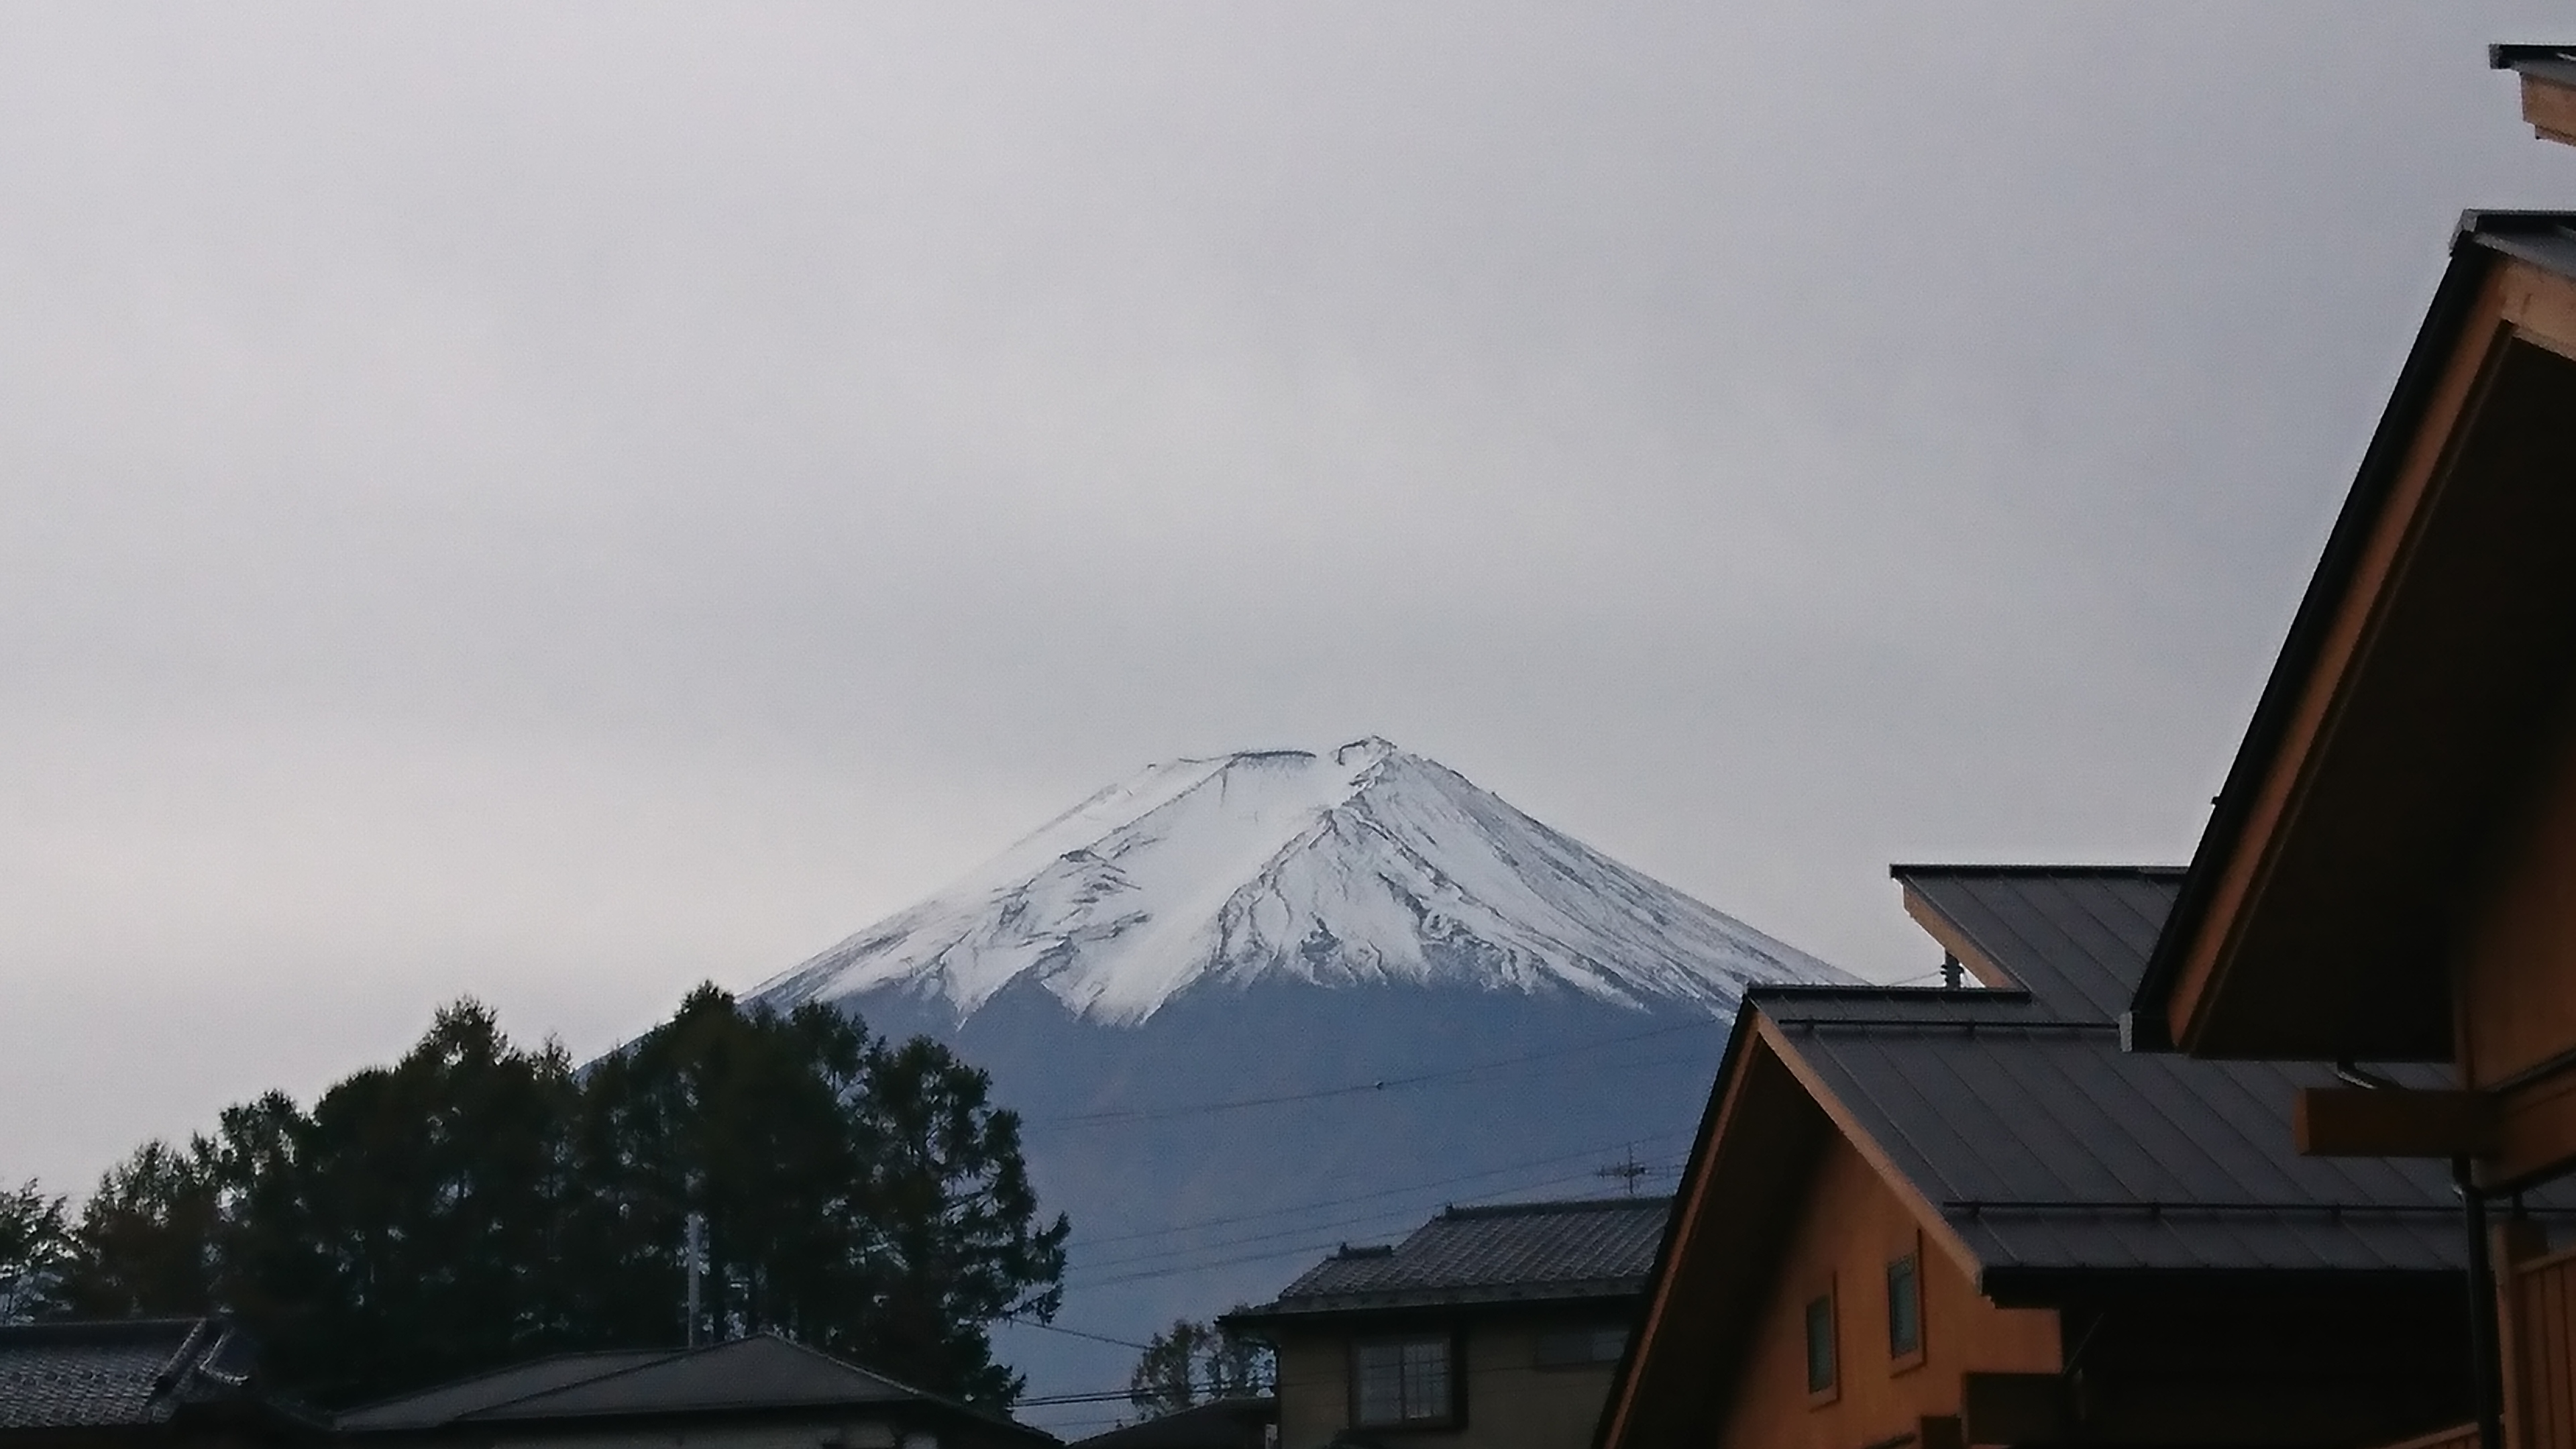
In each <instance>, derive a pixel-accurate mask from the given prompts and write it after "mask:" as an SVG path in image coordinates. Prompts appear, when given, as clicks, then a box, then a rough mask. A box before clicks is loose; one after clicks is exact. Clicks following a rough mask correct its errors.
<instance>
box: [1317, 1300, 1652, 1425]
mask: <svg viewBox="0 0 2576 1449" xmlns="http://www.w3.org/2000/svg"><path fill="white" fill-rule="evenodd" d="M1598 1321H1600V1316H1599V1315H1598V1314H1594V1315H1592V1316H1590V1317H1577V1318H1565V1317H1561V1316H1549V1315H1544V1314H1542V1315H1525V1314H1508V1315H1504V1316H1499V1317H1497V1316H1491V1315H1479V1316H1476V1317H1473V1318H1469V1319H1465V1320H1463V1321H1461V1322H1458V1323H1452V1324H1448V1325H1444V1326H1443V1327H1444V1328H1446V1329H1447V1330H1448V1331H1452V1332H1456V1333H1458V1334H1459V1335H1460V1337H1461V1338H1462V1339H1463V1352H1461V1353H1459V1355H1458V1356H1457V1357H1456V1358H1455V1359H1453V1360H1452V1369H1453V1371H1455V1370H1459V1369H1463V1371H1464V1373H1465V1376H1466V1379H1465V1384H1466V1397H1467V1406H1466V1416H1465V1420H1464V1422H1463V1423H1461V1424H1459V1425H1457V1426H1456V1427H1454V1428H1447V1429H1402V1430H1393V1431H1388V1430H1372V1431H1370V1433H1371V1436H1372V1437H1385V1438H1388V1439H1391V1440H1401V1442H1403V1443H1405V1444H1407V1445H1420V1446H1422V1449H1585V1446H1587V1445H1589V1444H1590V1443H1591V1442H1592V1429H1593V1425H1594V1423H1595V1422H1596V1421H1597V1420H1599V1418H1600V1417H1601V1403H1602V1400H1603V1399H1605V1398H1607V1397H1608V1396H1609V1393H1610V1379H1611V1376H1612V1374H1613V1373H1614V1372H1615V1371H1616V1369H1617V1368H1618V1365H1616V1364H1614V1363H1604V1364H1588V1365H1583V1366H1580V1367H1565V1368H1540V1367H1538V1339H1539V1335H1540V1333H1541V1332H1542V1331H1544V1330H1545V1329H1547V1328H1550V1327H1554V1326H1557V1325H1560V1324H1562V1325H1568V1326H1571V1325H1574V1324H1588V1323H1594V1322H1598ZM1405 1331H1407V1332H1409V1331H1411V1330H1409V1329H1408V1330H1405ZM1381 1332H1382V1330H1377V1329H1371V1330H1369V1331H1368V1332H1367V1333H1366V1334H1365V1336H1368V1337H1377V1336H1379V1335H1380V1333H1381ZM1350 1343H1351V1339H1350V1336H1349V1335H1348V1334H1347V1333H1344V1332H1323V1333H1311V1334H1292V1333H1288V1332H1284V1331H1283V1332H1281V1333H1280V1334H1279V1335H1278V1351H1279V1444H1280V1449H1322V1446H1323V1445H1325V1444H1327V1443H1330V1442H1331V1441H1332V1438H1333V1436H1334V1435H1336V1434H1339V1433H1341V1432H1342V1431H1343V1430H1344V1429H1346V1428H1348V1427H1350V1408H1351V1400H1350Z"/></svg>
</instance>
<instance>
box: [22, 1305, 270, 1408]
mask: <svg viewBox="0 0 2576 1449" xmlns="http://www.w3.org/2000/svg"><path fill="white" fill-rule="evenodd" d="M253 1357H254V1354H253V1350H252V1347H251V1344H250V1341H249V1339H248V1338H247V1337H245V1336H244V1335H242V1334H240V1333H238V1332H236V1331H234V1330H233V1329H232V1328H231V1327H230V1325H228V1324H226V1323H225V1322H224V1321H223V1320H222V1319H219V1318H146V1319H126V1320H119V1321H112V1322H78V1323H20V1324H10V1325H6V1326H0V1429H75V1428H81V1429H85V1428H112V1427H136V1426H142V1425H153V1424H166V1423H168V1422H170V1421H171V1419H173V1418H175V1417H176V1416H178V1415H179V1414H180V1413H181V1412H183V1411H184V1410H186V1409H188V1408H189V1407H191V1406H194V1405H210V1404H217V1403H224V1402H241V1403H249V1402H252V1401H253V1400H254V1398H255V1395H254V1394H253V1392H252V1389H251V1370H252V1366H253V1365H252V1360H253Z"/></svg>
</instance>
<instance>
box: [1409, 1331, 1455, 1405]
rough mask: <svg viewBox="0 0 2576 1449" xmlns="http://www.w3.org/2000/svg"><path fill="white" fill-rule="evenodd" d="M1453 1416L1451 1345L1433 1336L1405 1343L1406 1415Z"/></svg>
mask: <svg viewBox="0 0 2576 1449" xmlns="http://www.w3.org/2000/svg"><path fill="white" fill-rule="evenodd" d="M1448 1416H1449V1345H1448V1343H1447V1341H1445V1340H1442V1339H1432V1340H1429V1341H1426V1342H1421V1343H1408V1344H1406V1345H1405V1346H1404V1417H1406V1418H1407V1419H1445V1418H1447V1417H1448Z"/></svg>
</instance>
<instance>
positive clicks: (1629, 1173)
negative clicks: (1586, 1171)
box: [1592, 1142, 1654, 1197]
mask: <svg viewBox="0 0 2576 1449" xmlns="http://www.w3.org/2000/svg"><path fill="white" fill-rule="evenodd" d="M1653 1171H1654V1169H1653V1168H1651V1167H1648V1166H1647V1165H1646V1164H1644V1163H1642V1162H1639V1161H1638V1160H1637V1144H1636V1143H1634V1142H1631V1143H1629V1144H1628V1153H1627V1155H1626V1156H1624V1157H1622V1158H1620V1159H1619V1160H1618V1161H1617V1162H1614V1163H1611V1164H1610V1165H1609V1166H1608V1167H1596V1168H1594V1169H1592V1175H1593V1176H1594V1177H1607V1178H1612V1179H1615V1180H1616V1181H1617V1182H1618V1183H1619V1185H1620V1186H1622V1187H1624V1188H1626V1189H1627V1190H1628V1196H1630V1197H1635V1196H1636V1195H1637V1182H1638V1180H1639V1179H1640V1178H1643V1177H1645V1176H1647V1175H1648V1174H1649V1173H1652V1172H1653Z"/></svg>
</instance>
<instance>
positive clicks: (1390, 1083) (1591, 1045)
mask: <svg viewBox="0 0 2576 1449" xmlns="http://www.w3.org/2000/svg"><path fill="white" fill-rule="evenodd" d="M1723 1024H1724V1023H1722V1022H1720V1021H1719V1020H1718V1019H1716V1018H1714V1017H1712V1018H1710V1019H1709V1020H1707V1021H1684V1022H1676V1023H1674V1024H1672V1025H1670V1026H1659V1027H1656V1028H1654V1029H1652V1030H1649V1031H1639V1032H1630V1033H1628V1034H1627V1035H1624V1036H1614V1037H1605V1038H1602V1039H1601V1040H1599V1041H1589V1042H1581V1043H1578V1044H1576V1045H1573V1046H1563V1047H1550V1048H1547V1049H1545V1050H1542V1051H1534V1052H1523V1053H1521V1054H1519V1055H1517V1056H1509V1057H1495V1058H1492V1059H1490V1060H1487V1061H1482V1062H1470V1063H1467V1064H1466V1065H1464V1066H1456V1067H1444V1068H1442V1069H1441V1070H1439V1071H1436V1072H1417V1073H1414V1074H1413V1075H1411V1076H1404V1077H1382V1078H1379V1079H1377V1080H1375V1081H1368V1082H1349V1083H1345V1084H1343V1085H1341V1086H1336V1087H1317V1088H1313V1089H1310V1090H1307V1091H1300V1092H1281V1093H1277V1094H1274V1095H1271V1096H1266V1097H1234V1098H1227V1099H1223V1100H1219V1101H1214V1102H1193V1103H1190V1104H1187V1105H1185V1106H1178V1107H1148V1108H1136V1109H1130V1110H1121V1111H1111V1112H1077V1113H1073V1114H1072V1115H1069V1116H1064V1117H1048V1118H1043V1119H1038V1120H1032V1121H1029V1122H1028V1123H1027V1124H1026V1125H1029V1126H1032V1127H1084V1126H1099V1125H1105V1124H1109V1123H1117V1122H1166V1121H1170V1120H1172V1119H1174V1118H1178V1117H1196V1116H1205V1115H1208V1114H1210V1113H1216V1112H1238V1111H1242V1110H1244V1109H1246V1108H1250V1107H1276V1106H1282V1105H1285V1104H1287V1103H1290V1102H1320V1101H1324V1100H1326V1099H1328V1098H1332V1097H1353V1096H1362V1095H1366V1094H1368V1093H1373V1092H1383V1091H1385V1090H1387V1089H1388V1088H1389V1087H1418V1086H1421V1085H1423V1084H1424V1083H1427V1082H1440V1081H1448V1080H1451V1079H1453V1078H1458V1077H1466V1076H1473V1075H1474V1074H1476V1073H1478V1072H1487V1071H1492V1070H1494V1069H1495V1068H1497V1067H1510V1066H1519V1065H1521V1064H1523V1063H1525V1062H1537V1061H1548V1060H1551V1059H1553V1058H1556V1057H1566V1056H1576V1055H1580V1054H1581V1053H1584V1052H1590V1051H1599V1050H1601V1049H1603V1048H1605V1047H1614V1046H1622V1045H1625V1044H1627V1043H1629V1042H1637V1041H1647V1040H1650V1039H1652V1038H1655V1037H1661V1036H1670V1035H1672V1034H1673V1033H1675V1032H1682V1031H1696V1030H1700V1029H1702V1028H1705V1027H1712V1026H1721V1025H1723Z"/></svg>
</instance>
